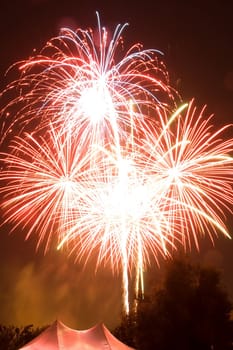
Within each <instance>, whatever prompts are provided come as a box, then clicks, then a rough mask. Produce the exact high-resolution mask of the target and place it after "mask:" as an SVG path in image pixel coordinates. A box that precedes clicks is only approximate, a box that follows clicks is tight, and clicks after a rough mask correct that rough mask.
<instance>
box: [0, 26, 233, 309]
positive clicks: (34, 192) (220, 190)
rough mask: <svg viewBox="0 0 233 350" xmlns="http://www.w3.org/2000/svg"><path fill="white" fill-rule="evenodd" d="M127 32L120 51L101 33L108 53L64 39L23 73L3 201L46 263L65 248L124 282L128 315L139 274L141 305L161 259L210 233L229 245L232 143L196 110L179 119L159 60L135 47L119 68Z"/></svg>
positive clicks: (6, 130)
mask: <svg viewBox="0 0 233 350" xmlns="http://www.w3.org/2000/svg"><path fill="white" fill-rule="evenodd" d="M124 27H125V26H122V27H121V26H118V27H117V28H116V31H115V33H114V35H113V39H112V40H109V38H108V33H107V31H106V30H105V29H104V28H103V29H101V27H100V23H99V38H98V40H97V43H96V41H95V40H94V35H93V33H92V31H91V30H88V31H84V30H81V29H78V30H77V31H76V32H73V31H71V30H69V29H64V30H62V31H61V34H60V36H59V37H56V38H53V39H51V40H50V41H49V42H48V43H47V44H46V46H45V47H44V48H43V50H42V52H41V54H40V55H37V56H35V57H33V58H30V59H29V60H28V61H26V62H21V63H19V64H18V67H19V69H20V71H21V77H20V79H19V80H17V81H14V82H13V83H12V84H10V85H9V86H8V87H7V88H6V90H5V91H4V93H5V94H7V93H8V92H9V91H12V90H14V89H16V90H18V91H19V92H20V93H19V95H18V97H16V98H14V99H13V100H11V101H10V102H9V103H8V104H7V105H6V106H5V107H4V108H3V110H2V113H3V115H7V118H5V119H4V123H3V124H2V128H1V129H2V130H3V142H5V143H6V145H7V143H8V141H9V139H10V145H9V146H8V151H7V152H2V153H1V161H2V163H3V170H2V171H1V175H0V181H1V182H2V183H4V186H2V187H1V190H0V193H1V194H2V195H3V201H2V207H3V209H4V213H5V217H6V222H12V223H13V229H15V228H16V227H18V226H19V225H21V226H22V227H23V228H24V229H25V230H26V232H27V234H26V238H28V237H29V236H30V235H31V234H32V233H37V234H38V237H39V238H38V245H40V244H41V243H42V241H45V242H46V243H45V245H46V247H45V250H46V251H47V249H48V248H49V245H50V243H51V240H52V239H53V237H55V239H56V240H57V246H58V249H61V248H62V247H63V246H64V245H65V246H67V247H68V249H69V252H70V253H71V254H75V256H76V259H78V260H80V259H84V260H85V262H87V261H88V259H89V257H90V256H91V255H92V254H93V253H94V254H97V266H99V265H100V264H109V265H110V266H111V268H112V270H113V271H115V270H117V271H119V270H120V271H121V272H122V279H123V294H124V310H125V312H126V313H128V311H129V301H128V278H129V277H128V276H129V273H130V272H131V271H133V272H136V273H135V275H136V283H135V285H136V295H137V294H138V293H139V285H140V286H141V289H142V293H143V270H144V268H145V267H146V266H147V265H148V264H149V263H150V262H151V261H152V258H153V259H155V260H156V261H157V259H158V255H159V254H161V255H162V256H164V257H166V256H169V255H170V254H171V252H172V250H173V249H175V248H176V246H177V245H178V244H182V245H184V246H185V247H186V246H187V245H188V246H190V245H191V243H192V241H194V243H195V245H196V247H198V237H199V236H200V235H202V234H205V233H207V234H208V235H209V236H210V237H211V239H212V237H213V234H216V233H218V232H221V233H223V234H224V235H225V236H228V237H229V234H228V232H227V228H226V225H225V217H224V209H227V210H230V208H231V205H232V203H233V193H232V187H231V185H232V181H233V180H232V172H233V162H232V157H231V155H230V154H231V152H232V149H233V147H232V144H233V140H232V139H227V140H224V139H223V137H224V131H225V129H226V128H228V126H226V127H223V128H220V129H219V130H217V131H215V130H214V128H213V126H212V125H211V118H210V117H209V118H207V119H205V118H204V117H203V114H204V110H202V111H201V113H200V114H198V113H197V112H196V109H195V107H194V106H193V102H191V103H189V104H184V105H182V106H181V107H180V108H178V109H177V108H175V102H174V101H175V98H174V96H175V95H176V94H175V92H173V91H172V89H171V88H170V87H169V85H168V81H167V73H166V70H165V69H164V67H163V66H162V65H161V64H160V63H159V62H158V59H157V58H156V56H155V53H156V51H155V50H143V49H142V48H141V47H140V46H139V45H134V46H133V47H131V48H130V49H129V50H128V51H127V52H126V54H124V55H123V57H122V58H121V59H119V60H118V61H117V59H116V58H117V57H118V56H120V55H122V52H121V50H120V48H121V45H120V44H121V41H122V39H121V35H122V31H123V29H124ZM186 109H187V112H185V110H186ZM15 110H16V111H17V112H16V113H15V115H14V116H11V114H12V113H13V111H15ZM174 110H175V112H174ZM171 111H173V113H172V112H171ZM16 135H17V136H16ZM42 135H43V136H42Z"/></svg>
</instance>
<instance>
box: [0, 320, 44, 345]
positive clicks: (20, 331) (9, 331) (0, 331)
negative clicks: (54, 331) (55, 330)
mask: <svg viewBox="0 0 233 350" xmlns="http://www.w3.org/2000/svg"><path fill="white" fill-rule="evenodd" d="M45 328H46V327H41V328H33V325H27V326H25V327H21V328H19V327H15V326H13V325H10V326H3V325H0V349H1V350H17V349H19V348H21V347H22V346H24V345H25V344H27V343H28V342H30V341H31V340H32V339H33V338H35V337H36V336H38V335H39V334H40V333H41V332H42V331H43V330H44V329H45Z"/></svg>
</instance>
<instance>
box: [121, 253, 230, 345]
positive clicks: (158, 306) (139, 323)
mask: <svg viewBox="0 0 233 350" xmlns="http://www.w3.org/2000/svg"><path fill="white" fill-rule="evenodd" d="M232 316H233V308H232V303H231V300H230V297H229V295H228V294H227V292H226V290H225V289H224V287H223V285H222V283H221V275H220V273H219V272H218V271H217V270H215V269H210V268H203V267H200V266H198V265H192V264H190V263H189V262H187V261H185V260H183V259H182V260H175V261H172V262H171V263H170V264H169V265H168V268H167V271H166V274H165V279H164V282H163V284H162V286H160V287H158V288H154V290H153V292H152V293H151V294H150V295H149V296H147V297H145V299H144V300H141V301H139V304H138V310H137V313H135V312H132V313H131V314H130V315H129V316H128V317H125V318H123V320H122V323H121V325H120V326H119V327H117V329H116V330H115V331H114V334H115V335H116V337H117V338H119V339H121V340H122V341H123V342H125V343H127V344H128V345H130V346H132V347H134V348H136V349H138V350H152V349H154V350H171V349H178V350H230V349H231V350H232V349H233V320H232Z"/></svg>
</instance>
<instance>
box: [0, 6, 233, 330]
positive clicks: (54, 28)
mask: <svg viewBox="0 0 233 350" xmlns="http://www.w3.org/2000/svg"><path fill="white" fill-rule="evenodd" d="M4 3H6V4H4V5H1V12H0V34H1V35H0V43H1V49H0V87H1V90H2V89H3V88H4V86H5V85H6V83H7V81H8V80H7V79H8V78H7V77H5V75H4V73H5V71H6V70H7V68H8V67H9V66H10V65H11V64H12V63H14V62H16V61H19V60H22V59H25V58H28V57H29V56H30V55H32V53H33V49H34V48H36V49H38V50H39V49H40V48H41V47H42V46H43V45H44V44H45V42H46V41H47V40H48V39H49V38H51V37H52V36H55V35H57V34H58V33H59V28H60V27H62V26H69V27H71V28H72V29H75V28H76V27H82V28H84V29H85V28H88V27H90V26H91V27H92V28H94V27H95V26H96V23H97V21H96V15H95V12H96V10H97V11H99V13H100V17H101V22H102V24H103V25H104V26H105V27H106V28H107V29H108V30H109V31H113V30H114V28H115V26H116V25H117V24H118V23H125V22H128V23H129V24H130V25H129V27H128V28H127V29H126V30H125V32H124V44H125V47H127V46H130V45H131V44H133V43H135V42H141V43H142V44H143V45H144V47H145V48H156V49H159V50H160V51H162V52H163V53H164V56H163V61H164V63H165V64H166V66H167V69H168V71H169V74H170V83H171V85H172V86H174V87H175V88H176V89H177V90H178V91H179V93H180V94H181V96H182V98H183V100H185V101H188V100H190V99H191V98H195V101H196V105H197V106H198V107H199V108H200V109H201V108H202V106H203V105H205V104H206V105H207V112H208V114H209V115H210V114H212V113H213V114H214V122H215V124H216V125H217V126H221V125H223V124H226V123H231V122H233V45H232V43H233V18H232V16H233V5H231V2H230V1H223V2H221V3H219V2H218V1H217V2H213V1H200V2H199V1H189V2H188V5H186V6H184V5H183V4H182V3H183V2H182V1H181V2H179V1H171V2H168V1H160V2H159V1H151V4H150V1H141V2H140V3H139V2H136V1H135V2H133V1H127V0H125V1H121V0H118V1H115V2H113V1H111V0H109V1H102V2H101V1H94V2H92V1H87V0H85V1H79V0H76V1H72V0H66V1H65V0H64V1H61V0H15V1H14V2H11V1H4ZM203 3H204V4H203ZM106 4H107V5H106ZM231 222H232V220H231V218H230V219H229V225H228V227H229V231H230V233H231V234H232V235H233V229H231ZM24 237H25V233H24V232H23V231H22V232H17V233H12V234H11V235H9V227H6V226H3V227H2V228H1V230H0V310H1V311H0V323H2V324H14V325H25V324H31V323H33V324H34V325H39V326H42V325H46V324H50V323H52V322H53V321H54V319H56V318H59V319H60V320H61V321H63V322H64V323H66V324H67V325H68V326H71V327H76V328H79V329H83V328H88V327H91V326H93V325H94V324H95V323H97V322H100V321H103V322H104V323H105V324H106V325H107V326H108V327H113V326H115V325H116V324H117V323H118V322H119V319H120V310H121V283H120V276H112V273H111V271H110V269H109V268H108V267H105V268H102V269H99V270H98V271H97V272H96V271H95V268H94V261H93V262H90V263H89V264H88V265H87V267H86V269H83V265H82V264H78V263H74V259H73V258H72V257H70V258H68V257H67V255H66V254H65V253H64V252H57V251H56V250H55V249H54V250H53V249H51V250H50V251H49V252H48V253H47V254H46V255H45V256H44V254H43V250H40V249H39V250H38V251H36V237H33V238H32V239H30V240H29V241H27V242H25V241H24ZM190 257H191V258H192V259H193V260H194V261H199V262H201V263H203V264H212V265H213V266H215V267H217V268H218V269H220V270H221V272H222V274H223V281H224V283H225V286H226V288H227V290H228V291H229V293H230V294H231V295H232V297H233V277H232V272H233V266H232V263H233V242H232V241H230V240H227V239H225V238H223V237H219V239H216V240H215V246H214V247H213V246H212V244H211V242H209V241H208V240H203V242H201V243H200V252H199V253H197V252H193V251H192V252H191V253H190ZM161 264H162V265H163V262H162V261H161ZM161 271H162V270H159V269H158V268H157V267H154V266H152V267H149V268H148V271H147V273H146V288H147V287H149V286H147V284H149V281H151V280H153V279H154V280H156V279H159V276H160V275H161Z"/></svg>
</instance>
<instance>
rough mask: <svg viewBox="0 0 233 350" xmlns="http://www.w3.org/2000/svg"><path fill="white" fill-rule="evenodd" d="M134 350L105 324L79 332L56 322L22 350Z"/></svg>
mask: <svg viewBox="0 0 233 350" xmlns="http://www.w3.org/2000/svg"><path fill="white" fill-rule="evenodd" d="M43 349H46V350H58V349H62V350H132V348H130V347H128V346H127V345H125V344H124V343H122V342H121V341H119V340H118V339H117V338H115V337H114V336H113V335H112V334H111V333H110V332H109V330H108V329H107V328H106V327H105V326H104V325H103V324H97V325H96V326H94V327H92V328H90V329H87V330H84V331H78V330H74V329H71V328H69V327H67V326H65V325H64V324H63V323H62V322H60V321H55V322H54V323H53V324H52V325H51V326H50V327H48V328H47V329H46V330H45V331H44V332H42V333H41V334H40V335H39V336H38V337H36V338H35V339H33V340H32V341H31V342H30V343H28V344H26V345H25V346H24V347H22V348H21V349H20V350H43Z"/></svg>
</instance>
